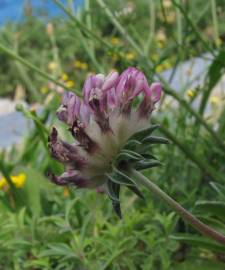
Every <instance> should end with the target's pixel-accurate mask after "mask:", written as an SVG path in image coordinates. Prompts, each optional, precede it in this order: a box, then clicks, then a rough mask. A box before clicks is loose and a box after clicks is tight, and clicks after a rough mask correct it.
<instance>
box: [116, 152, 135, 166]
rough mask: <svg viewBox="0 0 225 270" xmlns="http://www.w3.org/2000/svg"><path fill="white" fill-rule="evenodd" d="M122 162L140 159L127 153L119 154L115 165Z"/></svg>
mask: <svg viewBox="0 0 225 270" xmlns="http://www.w3.org/2000/svg"><path fill="white" fill-rule="evenodd" d="M122 160H127V161H128V160H140V158H138V157H136V156H133V155H131V154H129V153H127V152H121V153H120V154H119V155H118V156H117V159H116V161H117V163H119V162H120V161H122Z"/></svg>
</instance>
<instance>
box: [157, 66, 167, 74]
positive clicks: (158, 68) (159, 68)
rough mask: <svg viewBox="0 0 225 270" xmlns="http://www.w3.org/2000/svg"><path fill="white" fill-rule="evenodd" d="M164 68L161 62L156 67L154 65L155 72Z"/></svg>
mask: <svg viewBox="0 0 225 270" xmlns="http://www.w3.org/2000/svg"><path fill="white" fill-rule="evenodd" d="M164 69H165V68H164V65H163V64H159V65H157V67H156V72H157V73H160V72H162V71H163V70H164Z"/></svg>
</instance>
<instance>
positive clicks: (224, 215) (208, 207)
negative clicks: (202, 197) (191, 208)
mask: <svg viewBox="0 0 225 270" xmlns="http://www.w3.org/2000/svg"><path fill="white" fill-rule="evenodd" d="M195 210H197V211H201V212H204V213H205V214H210V215H211V216H217V217H218V218H220V219H221V220H223V221H225V202H221V201H198V202H196V204H195Z"/></svg>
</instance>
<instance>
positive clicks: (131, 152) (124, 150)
mask: <svg viewBox="0 0 225 270" xmlns="http://www.w3.org/2000/svg"><path fill="white" fill-rule="evenodd" d="M121 153H127V154H129V155H132V156H133V157H136V158H138V159H143V156H142V155H141V154H139V153H137V152H135V151H131V150H128V149H123V150H122V151H121Z"/></svg>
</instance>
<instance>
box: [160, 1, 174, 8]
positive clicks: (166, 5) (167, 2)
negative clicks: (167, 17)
mask: <svg viewBox="0 0 225 270" xmlns="http://www.w3.org/2000/svg"><path fill="white" fill-rule="evenodd" d="M162 5H163V7H164V8H170V7H172V3H171V0H163V2H162Z"/></svg>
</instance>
